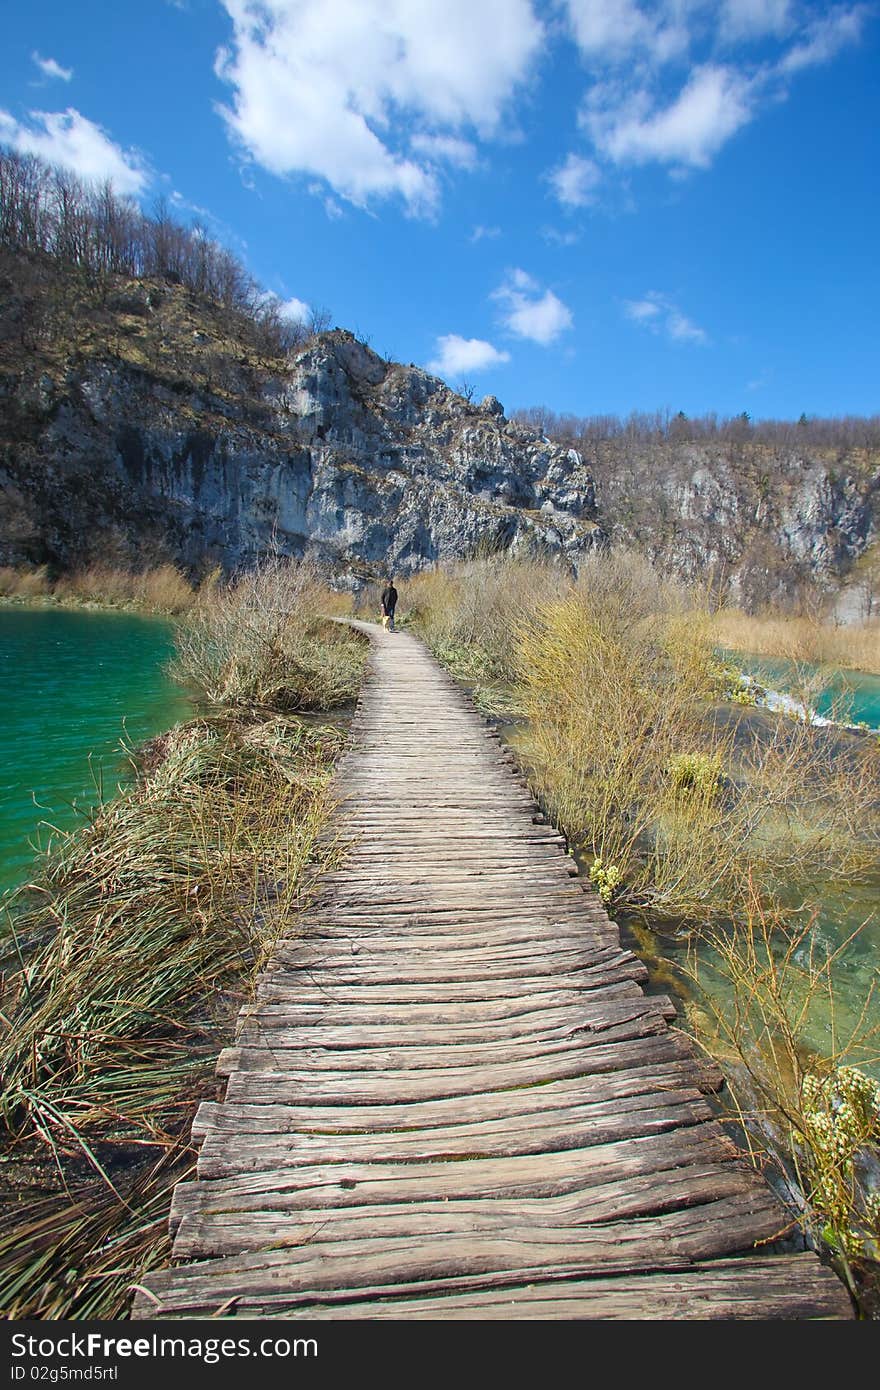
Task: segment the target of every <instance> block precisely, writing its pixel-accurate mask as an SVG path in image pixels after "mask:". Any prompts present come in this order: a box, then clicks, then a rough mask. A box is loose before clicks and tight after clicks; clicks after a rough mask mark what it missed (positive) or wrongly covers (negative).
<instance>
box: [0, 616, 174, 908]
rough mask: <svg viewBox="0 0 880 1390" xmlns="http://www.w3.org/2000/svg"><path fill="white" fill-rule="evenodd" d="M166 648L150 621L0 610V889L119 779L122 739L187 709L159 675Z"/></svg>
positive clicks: (21, 876) (163, 725)
mask: <svg viewBox="0 0 880 1390" xmlns="http://www.w3.org/2000/svg"><path fill="white" fill-rule="evenodd" d="M171 647H172V627H171V624H170V623H166V622H163V621H161V620H159V619H155V618H142V617H138V616H135V615H133V614H129V613H108V612H77V611H70V610H64V609H51V608H50V609H41V608H12V607H10V608H0V711H2V721H0V888H9V887H12V886H14V885H15V884H18V883H21V882H22V881H24V880H25V879H26V878H27V876H28V874H29V872H30V870H31V866H32V864H33V858H34V849H35V847H39V846H40V845H45V844H46V843H47V841H48V839H49V838H50V836H51V827H52V826H57V827H59V828H61V829H65V830H66V829H70V828H71V827H73V826H74V825H76V823H77V822H78V821H79V820H81V819H82V813H83V812H84V811H88V809H89V807H93V806H94V805H96V804H97V802H98V801H99V800H100V799H101V791H100V790H99V789H100V788H103V797H104V799H106V798H108V797H110V796H112V795H113V794H114V792H115V789H116V787H117V786H118V785H120V784H121V783H124V782H125V781H126V780H127V778H128V775H129V773H130V769H128V768H127V766H126V759H125V751H124V745H125V744H128V745H133V744H137V743H140V742H142V741H143V740H144V739H146V738H150V737H152V736H153V735H154V734H158V733H162V732H163V731H164V730H166V729H168V728H170V727H171V725H172V724H175V723H177V722H178V720H180V719H185V718H186V717H187V715H188V714H189V713H190V709H191V707H190V704H189V701H188V700H187V698H186V696H185V694H184V692H183V691H182V690H181V689H180V688H179V687H178V686H176V685H174V684H173V682H172V681H170V680H169V678H168V677H167V676H166V675H165V673H164V671H163V666H164V663H165V662H166V661H167V659H168V657H169V655H170V654H171Z"/></svg>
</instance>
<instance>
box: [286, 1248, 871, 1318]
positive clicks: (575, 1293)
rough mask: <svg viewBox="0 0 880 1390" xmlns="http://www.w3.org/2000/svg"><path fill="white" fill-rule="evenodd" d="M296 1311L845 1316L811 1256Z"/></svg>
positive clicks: (844, 1306) (315, 1314)
mask: <svg viewBox="0 0 880 1390" xmlns="http://www.w3.org/2000/svg"><path fill="white" fill-rule="evenodd" d="M299 1316H300V1317H303V1318H308V1319H315V1320H321V1319H323V1320H327V1319H333V1320H334V1321H337V1320H339V1319H349V1320H352V1319H366V1318H369V1319H370V1320H373V1319H381V1318H394V1319H402V1318H406V1319H410V1318H428V1319H432V1320H435V1319H439V1318H443V1319H456V1320H462V1319H477V1320H483V1319H496V1320H497V1319H502V1318H503V1319H505V1320H510V1319H515V1320H516V1321H517V1322H522V1321H524V1320H527V1319H532V1320H537V1319H540V1320H542V1321H546V1320H550V1319H583V1318H591V1319H596V1318H599V1319H602V1320H603V1321H621V1320H622V1321H627V1322H631V1321H633V1320H634V1319H640V1320H645V1321H655V1322H656V1321H669V1320H673V1319H688V1320H691V1319H694V1320H703V1321H705V1320H708V1319H724V1320H737V1319H740V1320H742V1319H768V1318H772V1319H785V1320H789V1321H802V1320H804V1319H807V1318H826V1319H827V1318H849V1317H851V1316H852V1308H851V1306H850V1302H849V1298H848V1296H847V1293H846V1290H845V1289H844V1288H843V1285H842V1284H841V1283H840V1281H839V1280H838V1279H836V1278H835V1277H834V1275H833V1274H831V1272H830V1271H829V1270H827V1269H824V1268H823V1267H822V1265H820V1264H819V1261H818V1260H817V1259H816V1257H815V1255H813V1254H812V1253H796V1254H789V1255H775V1256H766V1255H763V1256H762V1255H752V1256H751V1257H750V1258H748V1259H744V1258H739V1259H733V1260H712V1261H711V1262H709V1263H705V1264H699V1265H696V1266H694V1267H693V1268H692V1269H691V1270H688V1271H684V1272H676V1273H673V1274H662V1275H651V1274H630V1275H620V1276H617V1277H615V1278H613V1279H589V1280H584V1279H565V1280H560V1281H557V1282H551V1281H549V1280H545V1281H542V1282H537V1283H534V1284H529V1285H526V1286H525V1287H515V1288H513V1287H511V1288H505V1289H502V1290H493V1289H487V1290H486V1291H485V1292H481V1293H449V1294H442V1295H439V1296H433V1297H432V1296H424V1297H414V1298H394V1297H390V1298H388V1299H386V1300H384V1301H381V1302H369V1301H367V1300H363V1299H357V1300H355V1301H353V1302H348V1303H334V1304H332V1305H331V1306H328V1305H327V1304H325V1303H315V1304H313V1305H305V1306H303V1307H302V1308H301V1309H300V1310H299Z"/></svg>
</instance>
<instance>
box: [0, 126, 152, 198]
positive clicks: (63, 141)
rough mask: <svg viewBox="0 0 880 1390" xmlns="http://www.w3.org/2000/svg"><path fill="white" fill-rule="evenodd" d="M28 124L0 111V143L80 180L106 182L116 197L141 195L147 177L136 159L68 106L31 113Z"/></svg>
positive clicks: (147, 180) (139, 161) (140, 163)
mask: <svg viewBox="0 0 880 1390" xmlns="http://www.w3.org/2000/svg"><path fill="white" fill-rule="evenodd" d="M29 119H30V122H31V124H29V125H25V124H24V123H23V122H21V121H17V120H16V119H15V118H14V117H13V116H11V115H10V114H9V112H8V111H0V140H3V141H5V142H6V143H7V144H9V145H12V146H13V147H14V148H15V149H17V150H19V151H21V153H22V154H35V155H39V157H40V158H41V159H45V160H46V161H47V163H49V164H60V165H62V167H63V168H65V169H70V170H71V171H72V172H73V173H74V174H78V175H79V177H80V178H83V179H90V180H96V181H98V182H103V181H104V180H105V179H109V180H110V181H111V182H112V184H113V186H114V188H115V189H116V192H117V193H121V194H132V195H137V194H139V193H143V191H144V189H145V188H146V186H147V184H148V182H149V175H148V173H147V171H146V169H145V168H144V166H143V164H142V162H141V160H140V159H139V157H138V156H137V155H136V154H134V153H133V152H132V151H130V150H129V151H127V150H123V149H122V148H121V147H120V146H119V145H116V144H114V142H113V141H112V140H111V139H110V137H109V136H108V135H107V134H106V132H105V131H103V130H102V129H101V127H100V126H99V125H95V124H94V122H93V121H90V120H89V119H88V118H87V117H86V116H81V115H80V113H79V111H77V110H75V109H74V108H73V107H72V106H70V107H68V109H67V110H66V111H31V112H30V113H29Z"/></svg>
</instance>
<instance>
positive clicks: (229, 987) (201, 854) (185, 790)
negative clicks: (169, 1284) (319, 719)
mask: <svg viewBox="0 0 880 1390" xmlns="http://www.w3.org/2000/svg"><path fill="white" fill-rule="evenodd" d="M160 742H161V745H162V747H161V750H160V757H159V760H158V762H157V765H156V766H155V767H154V769H153V771H152V772H151V773H149V774H147V775H145V776H143V777H142V778H141V780H140V781H139V782H138V783H137V785H136V786H135V787H134V788H133V789H132V790H131V791H130V792H128V793H127V794H125V795H123V796H122V797H120V798H119V799H118V800H116V801H113V802H111V803H110V804H108V805H106V806H103V807H101V808H100V809H99V810H98V811H97V812H96V813H95V815H94V818H93V820H92V822H91V823H90V824H89V825H88V826H87V827H86V828H85V829H83V830H79V831H77V832H74V833H70V834H67V835H63V836H61V837H60V839H59V841H58V843H57V845H56V847H55V848H54V849H53V850H52V852H51V853H50V854H49V855H48V856H47V857H46V858H45V860H44V862H43V863H42V865H41V866H40V872H39V874H38V876H37V877H36V879H35V882H34V883H33V884H31V885H28V886H27V887H26V888H24V889H22V890H20V891H19V893H18V894H17V895H15V896H13V898H12V899H11V901H9V902H8V903H7V924H8V925H7V933H6V938H5V942H4V950H3V960H2V965H3V999H2V1012H0V1019H2V1034H0V1067H2V1071H3V1076H4V1089H3V1093H2V1098H0V1121H2V1123H3V1125H4V1127H5V1129H6V1133H7V1154H12V1155H13V1156H14V1154H15V1152H16V1149H17V1148H22V1147H24V1149H25V1150H28V1149H33V1147H34V1145H35V1144H36V1145H37V1147H38V1148H39V1147H42V1148H43V1150H44V1151H45V1152H46V1153H47V1154H49V1155H51V1156H54V1159H55V1161H56V1163H57V1166H58V1170H59V1173H60V1174H61V1175H62V1178H63V1181H64V1183H65V1185H66V1184H67V1177H66V1174H67V1173H68V1172H69V1171H72V1172H73V1173H74V1174H78V1175H79V1181H80V1182H82V1180H83V1176H84V1170H87V1169H88V1168H91V1169H92V1170H93V1176H94V1177H96V1178H97V1180H98V1181H99V1190H100V1193H101V1195H100V1196H99V1197H98V1198H97V1199H95V1196H94V1192H95V1186H94V1183H93V1185H92V1186H91V1187H90V1188H88V1195H87V1196H85V1197H77V1194H76V1193H75V1192H73V1193H72V1195H71V1198H70V1200H69V1201H68V1202H65V1201H64V1200H63V1199H61V1198H59V1199H57V1200H55V1201H54V1204H53V1203H52V1202H50V1203H49V1205H48V1207H47V1208H46V1210H45V1212H44V1213H43V1215H42V1216H38V1215H37V1214H33V1213H32V1214H31V1215H32V1217H33V1219H34V1220H36V1221H37V1225H38V1228H37V1227H35V1228H33V1229H31V1228H27V1230H26V1231H25V1234H27V1235H28V1240H27V1241H24V1240H23V1239H22V1238H21V1237H22V1229H21V1228H22V1223H21V1219H20V1212H19V1214H18V1220H17V1221H16V1223H15V1225H16V1234H15V1235H14V1236H13V1234H10V1233H7V1235H6V1236H4V1237H2V1238H0V1304H2V1306H3V1307H4V1309H5V1310H6V1311H7V1312H12V1313H13V1315H14V1316H19V1317H22V1316H34V1315H35V1313H39V1315H40V1316H53V1317H65V1316H118V1315H120V1313H121V1312H122V1311H123V1310H124V1298H123V1295H124V1289H125V1286H126V1284H128V1283H130V1282H131V1280H132V1278H133V1277H136V1275H137V1273H138V1271H139V1270H140V1269H142V1268H145V1267H146V1266H147V1265H151V1264H154V1263H156V1262H157V1260H160V1259H161V1258H163V1256H164V1255H167V1244H166V1243H165V1237H164V1234H163V1232H162V1230H160V1227H161V1226H162V1222H161V1221H160V1220H159V1217H158V1215H157V1213H158V1212H159V1211H160V1210H162V1209H163V1202H164V1216H165V1217H166V1218H167V1203H168V1200H169V1198H170V1189H171V1186H172V1185H173V1182H174V1181H175V1177H176V1176H180V1173H179V1171H177V1170H176V1169H175V1170H174V1171H171V1170H170V1169H169V1168H168V1164H169V1163H171V1162H172V1160H173V1163H176V1164H177V1165H178V1168H179V1164H180V1162H181V1161H182V1160H185V1159H186V1154H185V1149H186V1145H185V1142H183V1141H182V1139H181V1135H182V1134H183V1133H184V1131H185V1130H186V1128H187V1124H188V1119H189V1116H190V1114H191V1111H192V1106H193V1103H194V1100H195V1099H197V1098H198V1096H199V1094H200V1091H201V1092H202V1093H204V1088H205V1086H206V1085H209V1084H210V1076H211V1072H212V1069H213V1062H214V1059H215V1057H216V1053H217V1051H218V1048H219V1046H220V1045H221V1043H222V1041H223V1040H224V1038H225V1037H226V1036H228V1032H229V1028H230V1023H231V1018H232V1016H233V1014H234V1012H235V1011H236V1009H237V1007H238V1005H239V1004H240V1002H241V1000H242V996H245V997H246V996H247V993H248V991H249V989H250V987H251V982H252V981H253V979H254V977H255V974H256V972H257V971H258V970H259V969H260V968H261V965H262V963H263V962H264V960H265V957H266V953H267V952H268V951H269V950H270V949H271V946H272V943H273V942H274V940H275V939H276V937H277V935H278V933H279V932H280V931H282V930H284V929H285V928H288V929H289V923H290V921H291V917H292V914H293V912H294V911H295V909H296V908H297V904H298V901H299V896H300V893H301V892H302V889H303V876H304V872H305V869H306V867H307V866H308V865H309V864H311V863H314V862H316V861H318V860H321V861H322V862H325V863H326V862H328V861H329V859H330V858H331V857H332V849H331V848H328V847H325V848H324V849H323V850H321V851H320V853H319V851H318V849H317V846H316V837H317V834H318V831H319V830H320V829H321V828H322V826H323V825H324V824H325V821H326V817H327V813H328V810H329V801H328V796H329V793H328V781H329V775H330V770H331V767H332V763H333V760H334V758H335V756H336V754H337V753H338V751H339V749H340V747H341V744H342V735H341V734H339V733H337V732H335V731H333V730H328V729H313V730H308V729H306V727H305V726H303V725H302V724H301V723H300V722H298V721H295V720H290V719H288V718H286V717H284V716H283V715H275V716H273V717H272V718H270V719H261V720H253V719H247V718H238V719H236V720H231V719H213V720H201V721H197V722H195V723H193V724H190V725H187V726H183V727H182V728H180V729H178V730H175V731H173V732H172V733H171V734H169V735H166V736H164V738H163V739H162V740H161V741H160ZM10 1145H11V1147H10ZM151 1153H152V1159H151V1160H150V1161H149V1162H148V1163H147V1169H144V1166H143V1164H144V1156H145V1155H146V1157H147V1158H148V1159H149V1156H150V1154H151ZM157 1154H158V1155H159V1167H158V1170H157V1171H155V1172H154V1171H153V1169H154V1167H155V1165H156V1161H157V1160H156V1155H157ZM137 1155H140V1156H141V1157H140V1159H137ZM163 1155H164V1156H165V1159H167V1162H165V1159H163V1157H162V1156H163ZM163 1164H164V1166H163ZM172 1166H173V1165H172ZM132 1168H133V1171H134V1173H135V1183H134V1187H132V1181H131V1176H130V1173H129V1169H132ZM163 1173H164V1174H165V1176H164V1178H163V1177H162V1174H163ZM160 1179H161V1181H160ZM71 1180H73V1179H71ZM141 1188H143V1189H144V1190H143V1191H141ZM163 1193H164V1196H163ZM142 1199H143V1200H144V1201H147V1206H146V1207H142V1206H140V1205H139V1203H140V1202H141V1200H142ZM147 1199H148V1200H147ZM72 1248H75V1249H76V1250H77V1251H78V1256H77V1260H76V1261H75V1263H74V1264H71V1257H70V1252H71V1249H72ZM111 1249H112V1250H114V1251H115V1256H114V1258H113V1259H112V1260H110V1259H108V1254H109V1251H110V1250H111ZM109 1269H112V1270H113V1271H114V1277H113V1278H112V1279H109V1280H108V1282H107V1284H106V1289H104V1285H103V1283H102V1282H101V1281H102V1280H103V1279H104V1276H105V1273H106V1271H107V1270H109ZM102 1289H104V1292H103V1293H102Z"/></svg>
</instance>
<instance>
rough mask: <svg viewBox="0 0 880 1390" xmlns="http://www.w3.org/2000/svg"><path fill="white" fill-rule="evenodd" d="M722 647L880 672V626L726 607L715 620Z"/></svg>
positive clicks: (716, 635)
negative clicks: (823, 620)
mask: <svg viewBox="0 0 880 1390" xmlns="http://www.w3.org/2000/svg"><path fill="white" fill-rule="evenodd" d="M712 634H713V637H714V640H715V642H716V643H717V644H718V645H719V646H723V647H729V648H730V649H731V650H732V651H740V652H750V653H753V654H755V655H757V656H778V657H782V658H784V659H785V660H786V661H791V662H793V663H795V664H798V663H800V664H804V663H816V664H819V665H828V666H837V667H841V668H843V669H844V670H858V671H872V672H874V673H875V674H880V622H876V621H875V622H869V623H859V624H853V625H851V626H850V625H846V626H844V625H838V624H833V623H828V622H821V621H819V620H818V619H816V618H807V617H788V616H785V615H783V614H770V613H765V614H757V615H755V616H751V615H749V614H748V613H743V612H742V611H741V610H740V609H738V608H723V609H721V610H720V611H719V612H718V613H716V614H715V615H714V617H713V619H712Z"/></svg>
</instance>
